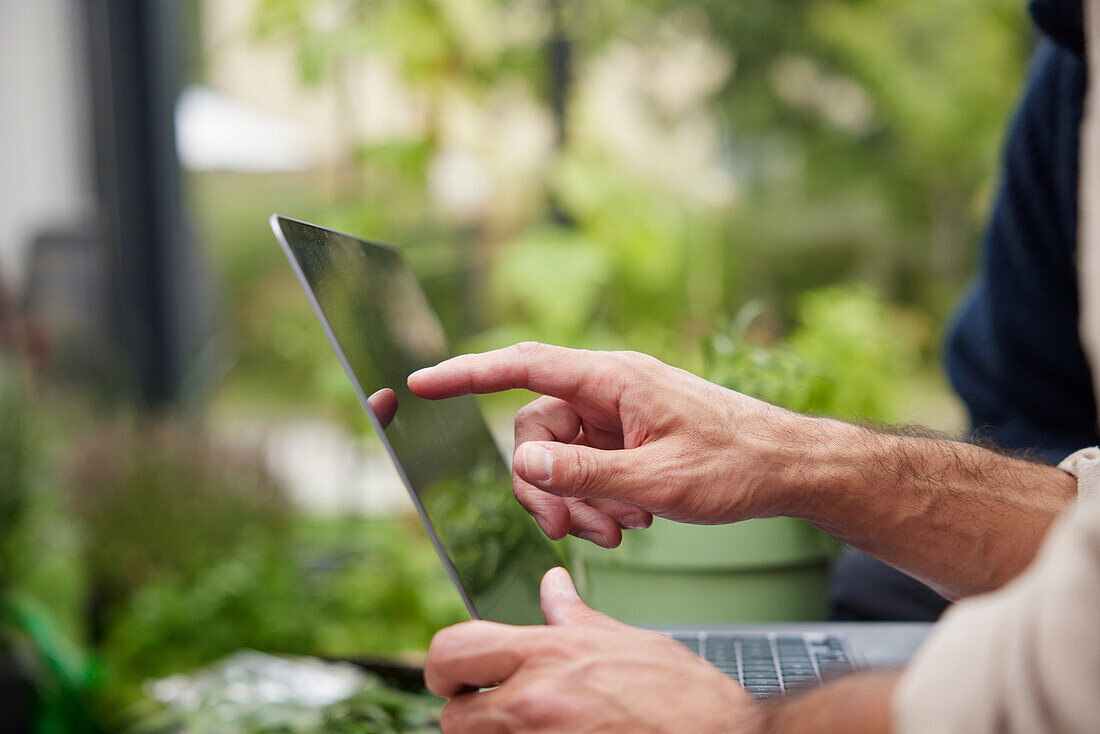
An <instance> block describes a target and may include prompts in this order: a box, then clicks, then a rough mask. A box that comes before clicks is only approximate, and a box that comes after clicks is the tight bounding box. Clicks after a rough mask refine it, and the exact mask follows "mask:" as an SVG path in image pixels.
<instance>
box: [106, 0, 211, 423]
mask: <svg viewBox="0 0 1100 734" xmlns="http://www.w3.org/2000/svg"><path fill="white" fill-rule="evenodd" d="M85 1H86V9H87V21H88V23H87V27H88V34H89V35H88V38H89V43H88V48H89V51H90V70H91V79H92V99H93V113H94V114H93V120H94V142H95V146H94V147H95V152H96V188H97V193H98V197H99V211H100V221H101V226H102V229H103V234H104V238H105V240H106V242H107V244H108V251H109V258H110V266H109V271H110V273H111V276H110V277H111V283H110V292H111V312H112V320H113V326H114V332H115V336H116V338H117V341H118V346H119V347H120V348H121V351H122V353H123V355H124V357H125V363H126V364H127V367H128V372H129V374H128V375H127V377H128V378H129V379H130V380H131V381H132V382H133V383H135V384H136V387H137V388H138V391H139V393H140V396H141V397H142V398H143V399H144V401H145V402H147V403H148V404H150V405H160V404H165V403H169V402H172V401H175V400H177V399H178V398H179V397H180V393H181V390H182V388H183V385H184V383H185V376H186V371H187V368H188V366H189V364H190V363H191V361H192V360H193V359H194V357H195V355H196V353H197V352H198V351H199V349H200V347H201V338H202V336H203V335H204V332H205V330H206V329H207V327H209V325H210V323H211V320H210V316H211V311H210V308H209V304H210V302H211V301H210V299H209V297H208V296H209V294H208V293H206V292H205V291H204V290H203V286H204V280H203V279H202V278H201V273H200V267H199V264H200V260H199V257H198V253H197V251H196V249H195V248H194V246H193V242H192V237H191V234H190V232H189V231H188V229H187V227H186V224H185V217H184V209H183V197H182V182H181V172H180V166H179V162H178V160H177V157H176V138H175V127H174V107H175V100H176V96H177V92H178V84H179V79H180V37H179V34H180V33H181V32H182V31H181V23H180V19H181V18H180V16H181V13H180V8H179V6H180V3H178V2H174V1H169V0H163V1H162V0H85Z"/></svg>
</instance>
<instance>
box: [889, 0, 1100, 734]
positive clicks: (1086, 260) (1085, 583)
mask: <svg viewBox="0 0 1100 734" xmlns="http://www.w3.org/2000/svg"><path fill="white" fill-rule="evenodd" d="M1084 6H1085V24H1086V32H1087V35H1088V38H1089V44H1088V55H1089V76H1090V79H1092V80H1100V40H1097V39H1100V0H1085V2H1084ZM1098 90H1100V84H1094V85H1093V87H1092V88H1091V89H1090V92H1089V97H1088V101H1087V104H1086V115H1085V121H1084V123H1083V127H1082V153H1081V170H1082V173H1081V201H1080V207H1079V209H1080V211H1081V221H1080V226H1079V231H1078V240H1079V241H1078V252H1079V257H1078V271H1079V277H1080V292H1081V338H1082V343H1083V344H1084V345H1085V351H1086V354H1087V355H1088V357H1089V363H1090V365H1091V368H1092V375H1093V382H1094V384H1095V385H1096V395H1097V396H1100V92H1098ZM1062 469H1064V470H1065V471H1068V472H1069V473H1071V474H1073V475H1074V476H1076V477H1077V483H1078V501H1077V504H1076V505H1075V506H1074V507H1072V508H1070V509H1069V510H1067V512H1066V513H1065V515H1064V516H1063V517H1062V518H1061V519H1060V520H1059V521H1058V523H1057V524H1056V525H1055V526H1054V528H1052V529H1051V532H1050V534H1049V535H1048V536H1047V539H1046V541H1045V542H1044V544H1043V548H1042V550H1041V551H1040V553H1039V557H1038V558H1037V559H1036V561H1035V563H1033V564H1032V565H1031V567H1030V568H1028V570H1027V571H1026V572H1024V573H1023V574H1022V575H1021V576H1020V577H1019V578H1017V579H1016V580H1015V581H1013V582H1012V583H1011V584H1009V585H1008V586H1006V587H1005V588H1004V589H1001V590H1000V591H998V592H995V593H992V594H987V595H985V596H983V597H978V598H975V599H970V600H967V601H963V602H961V603H959V604H956V605H955V606H954V607H953V608H952V609H951V610H950V611H949V612H948V613H947V614H946V615H944V618H943V620H941V622H940V623H939V624H938V625H936V627H935V629H934V630H933V632H932V635H931V636H930V637H929V639H928V641H927V642H926V643H925V644H924V645H923V646H922V647H921V649H920V650H919V651H918V653H917V655H916V657H915V658H914V659H913V661H912V663H911V664H910V666H909V668H908V669H907V670H906V672H905V674H904V675H903V676H902V679H901V682H900V683H899V685H898V688H897V690H896V692H895V694H894V728H895V730H896V732H898V734H928V733H929V732H944V733H945V734H951V733H953V732H958V733H959V734H962V733H963V732H965V733H966V734H986V733H987V732H1008V733H1016V732H1019V734H1033V733H1036V732H1052V733H1061V732H1088V733H1089V734H1094V733H1096V732H1100V449H1097V448H1091V449H1084V450H1082V451H1079V452H1077V453H1076V454H1074V455H1072V456H1070V457H1069V458H1068V459H1067V460H1066V461H1065V462H1063V464H1062Z"/></svg>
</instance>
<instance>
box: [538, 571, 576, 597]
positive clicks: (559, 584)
mask: <svg viewBox="0 0 1100 734" xmlns="http://www.w3.org/2000/svg"><path fill="white" fill-rule="evenodd" d="M546 575H547V577H548V581H549V582H550V589H551V590H552V591H553V592H554V593H556V594H561V595H562V596H574V597H575V596H578V594H577V587H576V586H574V585H573V578H572V577H571V576H570V575H569V572H568V571H566V570H565V569H564V568H562V567H560V566H559V567H558V568H552V569H550V570H549V571H547V572H546Z"/></svg>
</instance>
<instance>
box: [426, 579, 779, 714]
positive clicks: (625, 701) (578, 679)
mask: <svg viewBox="0 0 1100 734" xmlns="http://www.w3.org/2000/svg"><path fill="white" fill-rule="evenodd" d="M541 592H542V608H543V613H544V614H545V615H546V621H547V624H548V626H545V627H513V626H509V625H502V624H497V623H495V622H467V623H464V624H460V625H456V626H454V627H450V628H448V629H445V630H443V631H442V632H440V633H438V634H437V635H436V636H435V638H434V639H433V640H432V646H431V650H430V651H429V653H428V663H427V666H426V668H425V670H424V679H425V682H426V683H427V686H428V688H429V689H431V690H432V692H434V693H435V694H437V695H439V696H443V697H444V698H449V699H450V701H449V702H448V703H447V705H446V707H445V708H444V709H443V716H442V721H441V724H442V729H443V730H444V731H446V732H448V734H465V733H466V732H469V733H470V734H474V733H477V734H482V733H484V732H503V731H509V732H511V731H516V732H518V731H569V732H579V731H599V732H638V731H683V732H744V733H746V734H747V733H748V732H756V731H759V730H760V727H761V724H762V723H763V722H762V719H763V716H764V711H763V709H762V707H761V706H759V705H758V704H756V703H755V702H754V701H753V699H752V697H751V696H749V694H748V693H746V692H745V690H744V689H742V688H741V686H739V685H737V683H736V682H734V680H733V679H731V678H729V677H727V676H725V675H723V674H722V673H720V672H719V671H718V669H717V668H715V667H714V666H712V665H709V664H708V663H706V662H704V661H703V660H702V659H701V658H699V657H698V656H697V655H695V654H693V653H691V652H689V651H688V650H687V648H685V647H684V646H683V645H681V644H680V643H678V642H675V641H674V640H672V639H671V638H669V637H668V636H666V635H663V634H660V633H658V632H650V631H648V630H642V629H638V628H636V627H630V626H628V625H625V624H622V623H621V622H617V621H615V620H614V619H612V618H611V617H608V616H606V615H603V614H600V613H599V612H596V611H593V610H592V609H590V608H589V607H588V606H587V605H585V603H584V602H583V601H581V598H580V597H579V596H578V595H577V591H576V589H575V588H574V586H573V582H572V580H571V579H570V577H569V573H568V572H567V571H566V570H565V569H563V568H555V569H551V570H550V571H549V572H547V574H546V576H545V577H544V578H543V581H542V589H541ZM494 686H496V688H494V690H491V691H485V692H481V693H479V692H478V690H479V689H481V688H491V687H494Z"/></svg>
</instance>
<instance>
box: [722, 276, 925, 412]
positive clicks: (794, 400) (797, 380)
mask: <svg viewBox="0 0 1100 734" xmlns="http://www.w3.org/2000/svg"><path fill="white" fill-rule="evenodd" d="M757 315H758V314H757V313H756V312H754V311H753V310H752V309H749V310H747V311H745V312H743V314H742V316H743V318H742V319H740V320H739V321H738V322H735V323H734V325H733V326H732V327H731V328H729V329H727V330H726V331H723V332H720V333H718V334H716V335H714V336H712V337H710V338H709V339H707V340H706V341H705V344H704V353H705V364H706V368H705V369H706V374H707V375H708V377H709V378H710V379H711V380H713V381H715V382H717V383H719V384H721V385H724V386H726V387H729V388H731V389H734V390H738V391H740V392H744V393H747V394H749V395H753V396H754V397H758V398H761V399H762V400H767V401H768V402H771V403H774V404H776V405H780V406H782V407H785V408H788V409H790V410H795V411H798V412H802V413H810V414H815V415H830V416H837V417H846V418H854V419H860V420H870V421H881V422H888V421H894V420H897V419H898V418H899V416H898V415H897V411H898V409H899V406H900V405H901V402H900V401H901V399H902V398H903V397H904V395H905V392H906V389H907V386H908V385H909V384H910V383H911V381H912V378H913V376H914V374H915V373H916V372H917V370H918V369H919V368H920V366H921V363H922V360H921V347H922V345H923V342H924V341H925V340H926V339H927V329H926V328H924V327H923V324H922V323H921V321H920V320H919V319H916V318H914V317H912V316H911V315H907V314H905V313H904V312H901V311H899V310H898V309H896V308H890V307H888V306H886V304H885V303H884V302H883V300H882V298H881V297H880V296H878V295H877V294H876V293H875V292H874V291H872V290H870V289H869V288H867V287H866V286H860V285H855V286H837V287H831V288H825V289H821V290H818V291H811V292H809V293H806V294H804V295H803V296H802V298H801V299H800V300H799V304H798V321H797V323H796V325H795V327H794V329H793V330H792V332H791V334H790V335H789V336H788V337H787V338H786V339H785V340H782V341H780V342H777V343H773V344H770V345H766V346H764V345H754V344H752V343H751V342H750V339H749V338H748V337H747V334H746V332H747V331H748V330H749V328H750V325H751V322H752V321H753V320H754V319H755V317H756V316H757Z"/></svg>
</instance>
